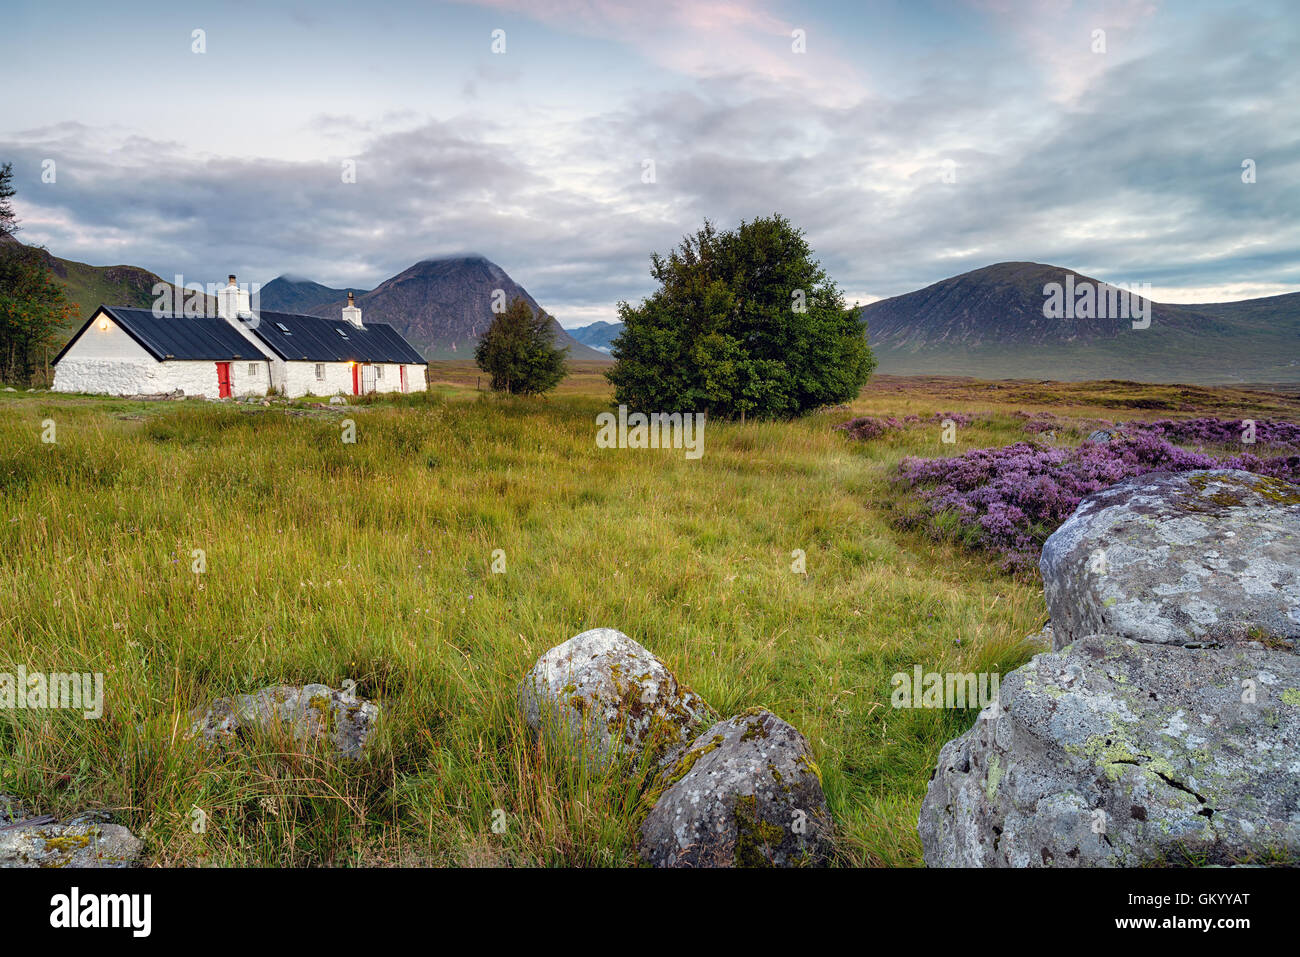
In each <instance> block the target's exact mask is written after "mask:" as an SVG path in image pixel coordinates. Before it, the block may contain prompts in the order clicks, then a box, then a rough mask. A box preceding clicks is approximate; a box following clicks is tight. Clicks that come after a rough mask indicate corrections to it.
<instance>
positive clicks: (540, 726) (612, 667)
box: [519, 628, 712, 765]
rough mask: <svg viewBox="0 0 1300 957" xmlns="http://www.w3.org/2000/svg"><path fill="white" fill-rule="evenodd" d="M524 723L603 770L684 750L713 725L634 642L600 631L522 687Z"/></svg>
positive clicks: (537, 668) (548, 658)
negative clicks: (618, 762)
mask: <svg viewBox="0 0 1300 957" xmlns="http://www.w3.org/2000/svg"><path fill="white" fill-rule="evenodd" d="M519 706H520V711H521V712H522V714H523V718H524V721H525V722H526V723H527V724H528V726H529V727H530V728H532V729H533V730H534V731H537V732H540V733H542V734H545V735H547V736H548V737H549V738H550V739H551V740H552V741H555V742H558V743H559V744H560V745H561V746H562V747H564V748H565V749H567V751H568V752H569V753H570V754H571V755H573V756H575V757H576V756H578V755H585V757H586V759H587V760H590V761H592V762H594V763H595V764H597V765H602V764H606V763H608V762H610V761H611V760H613V759H616V758H618V757H627V758H636V757H638V756H640V755H641V754H642V753H643V752H644V751H647V750H649V751H650V752H651V753H653V754H659V753H663V752H666V751H669V750H671V749H673V748H677V747H681V746H682V745H684V744H685V743H686V742H688V741H690V739H691V737H692V736H693V735H694V734H695V732H696V731H697V730H698V729H699V728H700V727H702V726H703V725H704V724H705V723H707V721H709V720H710V719H711V717H712V715H711V712H710V709H709V707H708V705H706V704H705V703H704V701H703V699H701V698H700V697H699V695H697V694H695V693H694V692H693V691H691V690H689V689H688V688H685V687H683V686H682V685H681V684H680V683H679V682H678V681H677V677H676V676H675V675H674V674H673V673H672V672H671V671H669V670H668V667H667V666H666V665H665V664H664V663H663V662H662V661H660V660H659V659H658V658H656V657H655V656H654V655H652V654H651V653H650V652H649V651H647V650H646V649H645V648H643V647H642V646H641V645H639V644H637V643H636V642H635V641H633V640H632V639H631V638H629V637H628V636H627V635H625V634H623V633H622V632H620V631H615V630H614V629H613V628H593V629H592V630H591V631H584V632H583V633H582V634H580V635H575V636H574V637H572V638H570V639H569V640H568V641H566V642H563V643H562V644H559V645H556V646H555V647H554V648H552V649H550V650H549V651H547V652H546V653H545V654H543V655H542V656H541V657H540V658H538V659H537V663H536V664H534V665H533V667H532V668H531V669H530V670H529V672H528V674H527V675H525V676H524V679H523V681H521V682H520V685H519Z"/></svg>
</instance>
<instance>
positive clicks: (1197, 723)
mask: <svg viewBox="0 0 1300 957" xmlns="http://www.w3.org/2000/svg"><path fill="white" fill-rule="evenodd" d="M1040 568H1041V570H1042V573H1043V587H1044V591H1045V592H1046V595H1047V603H1048V610H1049V612H1050V613H1051V622H1052V630H1053V647H1054V651H1052V652H1050V653H1046V654H1041V655H1038V656H1036V657H1035V658H1033V659H1032V660H1031V661H1030V663H1029V664H1027V665H1025V666H1024V667H1023V668H1020V669H1017V670H1016V671H1014V672H1012V673H1011V674H1009V675H1007V676H1005V677H1004V678H1003V679H1002V681H1001V687H1000V698H999V701H998V703H997V707H996V709H994V708H989V709H985V711H984V713H982V714H981V716H980V719H979V720H977V721H976V722H975V726H974V727H973V728H972V729H971V730H970V731H968V732H967V733H966V734H964V735H962V736H961V737H959V738H957V739H956V740H953V741H950V742H948V744H946V745H945V746H944V748H943V750H942V751H941V752H940V755H939V763H938V768H937V770H936V772H935V775H934V778H933V780H932V781H931V783H930V787H929V790H928V792H927V794H926V797H925V800H924V802H923V803H922V808H921V817H920V821H919V825H918V827H919V830H920V834H921V842H922V847H923V850H924V855H925V860H926V862H927V863H928V864H931V865H932V866H938V865H956V866H1014V867H1025V866H1073V865H1085V866H1097V865H1115V866H1140V865H1147V864H1188V863H1193V862H1196V863H1214V864H1225V865H1229V864H1241V863H1256V862H1261V863H1268V862H1275V861H1278V860H1282V861H1287V862H1289V863H1293V864H1294V863H1300V810H1298V809H1300V760H1297V749H1298V746H1300V655H1297V653H1296V652H1297V648H1296V638H1297V636H1300V487H1296V486H1294V485H1291V484H1289V483H1286V482H1281V481H1278V480H1275V479H1268V478H1263V477H1261V476H1257V475H1252V474H1250V473H1247V472H1239V471H1228V470H1214V471H1201V472H1188V473H1181V474H1167V473H1162V474H1155V475H1147V476H1142V477H1140V478H1135V479H1130V480H1128V481H1125V482H1121V483H1119V484H1118V485H1115V486H1112V487H1111V488H1108V489H1105V490H1104V491H1101V492H1098V493H1097V494H1095V495H1091V496H1089V497H1088V498H1086V499H1084V500H1083V501H1082V502H1081V503H1080V504H1079V507H1078V509H1077V510H1076V511H1075V513H1074V514H1073V515H1072V516H1071V517H1070V519H1069V520H1068V521H1067V522H1066V523H1065V524H1064V525H1063V526H1062V527H1061V528H1060V529H1059V530H1058V531H1057V532H1056V533H1055V534H1054V535H1053V536H1052V537H1051V538H1050V539H1048V542H1047V544H1046V545H1045V546H1044V549H1043V556H1042V560H1041V562H1040Z"/></svg>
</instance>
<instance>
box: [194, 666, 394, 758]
mask: <svg viewBox="0 0 1300 957" xmlns="http://www.w3.org/2000/svg"><path fill="white" fill-rule="evenodd" d="M196 714H197V712H196ZM378 719H379V706H378V705H376V704H374V703H373V702H370V701H366V700H365V699H363V698H358V697H356V696H355V695H353V694H352V693H351V692H349V691H337V690H335V689H333V688H330V687H329V686H327V685H321V684H310V685H305V686H303V687H301V688H298V687H294V686H292V685H281V686H279V687H271V688H263V689H262V690H260V691H258V692H256V693H254V694H244V695H237V696H235V697H233V698H218V699H217V700H216V701H214V702H213V703H212V707H211V708H209V709H208V710H207V711H206V712H205V713H204V714H202V715H200V716H198V717H196V719H195V721H194V723H193V725H192V726H191V728H190V734H192V735H199V736H201V737H202V739H203V740H204V741H205V742H208V743H212V744H228V743H232V742H233V741H234V740H235V739H236V738H238V736H239V734H240V732H241V730H243V729H245V728H249V727H258V728H260V729H262V730H263V731H270V730H273V729H275V728H282V729H284V730H287V731H288V732H289V734H291V735H292V737H293V739H294V740H295V741H297V742H299V743H308V742H315V741H318V740H321V739H326V740H328V742H329V744H330V746H331V747H332V748H333V750H335V751H337V752H338V753H339V754H341V755H342V756H343V757H346V758H357V757H360V756H361V750H362V748H363V747H364V746H365V743H366V739H367V738H369V737H370V734H371V731H372V730H373V729H374V725H375V723H376V721H377V720H378Z"/></svg>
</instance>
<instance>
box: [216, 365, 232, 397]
mask: <svg viewBox="0 0 1300 957" xmlns="http://www.w3.org/2000/svg"><path fill="white" fill-rule="evenodd" d="M217 395H218V396H219V397H220V398H223V399H229V398H230V363H229V362H218V363H217Z"/></svg>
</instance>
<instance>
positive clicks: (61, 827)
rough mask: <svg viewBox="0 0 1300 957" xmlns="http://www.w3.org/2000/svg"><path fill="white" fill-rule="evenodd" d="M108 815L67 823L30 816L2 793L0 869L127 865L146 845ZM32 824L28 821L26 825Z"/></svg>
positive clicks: (78, 817) (86, 815)
mask: <svg viewBox="0 0 1300 957" xmlns="http://www.w3.org/2000/svg"><path fill="white" fill-rule="evenodd" d="M106 816H107V815H104V814H102V813H101V812H88V813H84V814H80V815H75V816H74V817H72V818H71V819H69V820H68V821H66V822H63V823H58V822H51V821H49V820H48V816H37V815H30V814H28V813H27V812H25V811H24V810H23V808H22V807H21V806H20V805H19V803H18V801H17V800H16V799H14V798H12V797H9V796H8V795H4V794H0V868H8V867H77V868H80V867H98V868H104V867H108V868H122V867H130V866H131V865H132V864H134V863H135V861H136V860H137V859H138V858H139V857H140V852H141V851H142V850H143V849H144V842H143V841H141V840H140V839H139V838H138V837H136V836H135V835H134V834H132V833H131V832H130V831H129V830H127V829H126V828H125V827H123V826H122V825H120V824H110V823H107V822H106V821H104V820H103V818H105V817H106ZM25 821H31V822H32V823H24V822H25Z"/></svg>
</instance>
